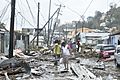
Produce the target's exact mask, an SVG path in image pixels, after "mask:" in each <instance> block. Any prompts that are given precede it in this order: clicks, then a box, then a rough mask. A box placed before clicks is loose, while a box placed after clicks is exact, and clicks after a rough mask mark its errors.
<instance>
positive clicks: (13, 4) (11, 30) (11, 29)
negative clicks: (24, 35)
mask: <svg viewBox="0 0 120 80" xmlns="http://www.w3.org/2000/svg"><path fill="white" fill-rule="evenodd" d="M14 19H15V0H11V18H10V41H9V58H12V57H13V42H14Z"/></svg>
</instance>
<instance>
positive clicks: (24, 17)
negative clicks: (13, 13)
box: [6, 0, 35, 27]
mask: <svg viewBox="0 0 120 80" xmlns="http://www.w3.org/2000/svg"><path fill="white" fill-rule="evenodd" d="M6 1H7V2H8V3H11V2H9V1H8V0H6ZM15 9H16V8H15ZM16 10H17V9H16ZM17 12H18V13H19V14H20V16H21V17H22V18H23V19H24V20H25V21H27V22H28V23H29V25H31V26H32V27H35V26H34V25H32V24H31V23H30V22H29V20H27V19H26V18H25V17H24V16H23V15H22V14H21V13H20V12H19V11H18V10H17Z"/></svg>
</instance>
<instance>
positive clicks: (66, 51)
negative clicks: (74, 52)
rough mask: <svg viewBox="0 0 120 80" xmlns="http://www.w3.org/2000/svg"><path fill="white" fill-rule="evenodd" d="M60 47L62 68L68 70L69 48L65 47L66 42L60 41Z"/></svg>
mask: <svg viewBox="0 0 120 80" xmlns="http://www.w3.org/2000/svg"><path fill="white" fill-rule="evenodd" d="M61 48H62V58H63V64H64V67H65V69H64V70H68V68H69V67H68V60H69V56H70V52H69V49H68V48H67V47H66V43H65V42H62V44H61Z"/></svg>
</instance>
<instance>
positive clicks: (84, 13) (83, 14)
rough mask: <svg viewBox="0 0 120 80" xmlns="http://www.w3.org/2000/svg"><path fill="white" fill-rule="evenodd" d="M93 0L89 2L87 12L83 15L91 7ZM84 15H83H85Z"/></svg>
mask: <svg viewBox="0 0 120 80" xmlns="http://www.w3.org/2000/svg"><path fill="white" fill-rule="evenodd" d="M92 2H93V0H91V2H90V3H89V5H88V7H87V8H86V9H85V12H84V13H83V15H85V13H86V12H87V10H88V9H89V7H90V5H91V4H92ZM83 15H82V16H83Z"/></svg>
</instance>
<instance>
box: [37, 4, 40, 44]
mask: <svg viewBox="0 0 120 80" xmlns="http://www.w3.org/2000/svg"><path fill="white" fill-rule="evenodd" d="M39 6H40V3H39V2H38V15H37V46H38V44H39V11H40V10H39V9H40V7H39Z"/></svg>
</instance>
